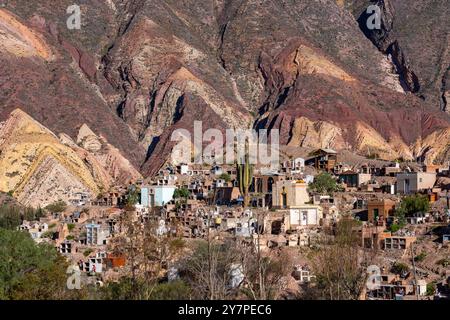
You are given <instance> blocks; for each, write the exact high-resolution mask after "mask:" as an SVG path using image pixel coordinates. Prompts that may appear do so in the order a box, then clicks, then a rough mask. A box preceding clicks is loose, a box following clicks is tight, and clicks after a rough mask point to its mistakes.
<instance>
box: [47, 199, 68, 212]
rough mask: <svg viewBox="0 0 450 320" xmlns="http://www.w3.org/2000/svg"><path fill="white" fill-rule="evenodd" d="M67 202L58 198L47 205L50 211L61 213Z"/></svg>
mask: <svg viewBox="0 0 450 320" xmlns="http://www.w3.org/2000/svg"><path fill="white" fill-rule="evenodd" d="M66 208H67V204H66V203H65V202H64V201H63V200H58V201H56V202H53V203H51V204H49V205H48V206H46V207H45V209H47V210H48V211H50V212H53V213H60V212H63V211H64V210H66Z"/></svg>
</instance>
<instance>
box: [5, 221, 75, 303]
mask: <svg viewBox="0 0 450 320" xmlns="http://www.w3.org/2000/svg"><path fill="white" fill-rule="evenodd" d="M66 270H67V262H66V261H65V259H64V258H63V257H62V256H61V255H59V254H58V253H57V252H56V250H55V249H54V248H53V247H52V246H50V245H47V244H40V245H38V244H36V243H35V242H34V241H33V239H31V237H30V236H29V235H28V234H27V233H25V232H20V231H11V230H5V229H0V300H9V299H43V300H45V299H63V298H65V297H66V296H67V294H68V293H67V290H66V280H67V275H66Z"/></svg>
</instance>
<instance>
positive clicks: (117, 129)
mask: <svg viewBox="0 0 450 320" xmlns="http://www.w3.org/2000/svg"><path fill="white" fill-rule="evenodd" d="M27 4H28V2H27V1H26V0H13V1H8V2H6V3H5V4H4V6H3V8H0V37H1V39H2V41H1V45H0V50H1V52H2V54H1V55H0V60H1V61H0V71H1V72H0V106H1V107H0V119H3V120H4V119H6V118H7V117H8V115H9V113H10V112H11V111H12V110H14V109H15V108H17V106H21V108H23V110H24V111H25V112H27V113H28V114H30V115H31V116H32V117H33V118H35V119H36V120H38V121H39V122H41V123H42V124H43V125H45V126H46V127H48V128H49V129H51V130H52V131H54V132H57V133H64V134H66V138H67V139H69V138H70V139H72V140H73V141H75V142H76V143H77V145H79V144H80V143H81V144H82V145H84V146H85V147H86V148H87V149H89V148H94V150H95V148H96V142H95V140H96V139H95V136H100V135H101V136H103V137H105V139H107V141H109V142H110V143H113V144H114V147H115V148H117V152H118V153H121V154H123V155H124V157H126V158H127V159H129V160H130V162H131V163H132V164H133V165H134V166H139V167H140V170H141V172H142V173H143V175H144V176H147V175H151V174H154V173H155V172H156V171H157V170H158V169H159V167H160V166H161V165H162V164H163V163H164V161H165V160H166V159H167V158H168V156H169V154H170V150H171V146H172V145H173V144H172V143H171V142H170V136H171V132H172V130H173V129H175V128H185V129H188V130H192V126H193V121H194V120H203V129H204V130H206V129H208V128H210V127H214V128H218V129H220V130H224V129H225V128H227V127H233V128H249V127H255V128H277V129H280V130H281V142H282V143H283V144H286V145H289V146H291V147H332V148H336V149H346V150H350V151H352V152H355V153H359V154H361V155H366V156H367V155H370V156H374V155H375V156H378V157H380V158H384V159H397V158H404V159H420V160H426V161H428V162H433V161H434V162H444V161H448V160H449V159H450V117H449V115H448V114H447V113H446V112H445V111H446V110H447V111H448V107H447V100H448V99H447V97H448V81H447V78H448V67H449V65H450V57H449V54H448V48H449V32H448V31H449V30H448V23H446V22H447V21H448V18H447V17H448V14H449V9H448V3H447V1H445V0H421V1H418V0H417V1H416V0H414V1H408V2H405V1H402V0H379V1H369V0H367V1H366V0H364V1H356V0H338V1H336V0H278V1H274V0H265V1H256V0H195V1H194V0H183V1H180V0H148V1H143V0H95V1H94V0H89V1H84V2H83V3H81V4H80V6H81V12H82V16H81V18H82V20H81V21H82V23H81V29H80V30H69V29H68V28H67V27H66V20H67V18H68V16H69V15H68V14H66V8H67V7H68V6H69V5H72V4H73V3H72V1H69V0H57V1H54V0H42V1H39V4H38V5H36V6H28V5H27ZM370 4H378V5H379V6H380V8H381V12H382V28H381V30H377V31H370V30H367V29H366V28H365V24H364V19H366V18H367V16H366V15H365V13H364V12H365V8H367V6H368V5H370ZM83 124H86V125H87V126H88V127H89V128H90V129H91V130H93V131H92V132H90V133H88V134H87V136H84V135H83V134H82V136H83V137H82V138H81V140H80V139H78V135H79V132H80V129H82V130H81V131H83V132H85V131H86V130H85V128H82V126H83ZM89 136H91V137H94V139H93V140H92V141H91V138H89ZM83 139H84V140H83ZM83 150H86V149H83ZM87 152H88V151H87ZM94 154H95V151H94Z"/></svg>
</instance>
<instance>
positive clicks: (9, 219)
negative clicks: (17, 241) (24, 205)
mask: <svg viewBox="0 0 450 320" xmlns="http://www.w3.org/2000/svg"><path fill="white" fill-rule="evenodd" d="M21 222H22V221H21V218H20V208H19V207H17V206H14V205H7V204H4V205H1V206H0V228H4V229H9V230H15V229H16V228H17V227H18V226H19V225H20V224H21Z"/></svg>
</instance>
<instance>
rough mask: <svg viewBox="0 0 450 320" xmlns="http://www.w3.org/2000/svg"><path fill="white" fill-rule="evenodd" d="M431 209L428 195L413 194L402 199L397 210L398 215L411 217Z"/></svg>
mask: <svg viewBox="0 0 450 320" xmlns="http://www.w3.org/2000/svg"><path fill="white" fill-rule="evenodd" d="M428 210H430V202H429V200H428V197H427V196H423V195H411V196H406V197H404V198H403V199H402V201H401V203H400V206H399V207H398V208H397V210H396V214H397V215H398V216H403V217H410V216H412V215H413V214H414V213H418V212H423V213H425V212H428Z"/></svg>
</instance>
